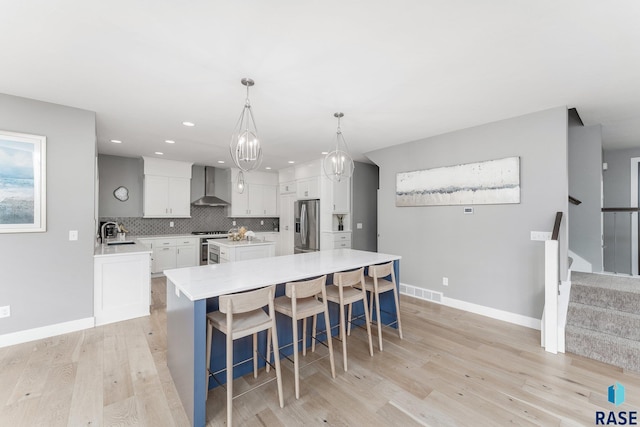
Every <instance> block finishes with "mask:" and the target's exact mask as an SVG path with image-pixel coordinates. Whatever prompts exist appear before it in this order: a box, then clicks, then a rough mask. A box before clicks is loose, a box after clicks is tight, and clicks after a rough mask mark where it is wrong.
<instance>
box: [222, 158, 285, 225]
mask: <svg viewBox="0 0 640 427" xmlns="http://www.w3.org/2000/svg"><path fill="white" fill-rule="evenodd" d="M231 174H232V178H231V208H230V209H229V216H230V217H234V218H235V217H275V216H277V215H278V184H277V179H278V177H277V175H275V174H269V173H263V172H251V173H246V174H244V176H245V188H244V191H243V192H242V193H239V192H238V189H237V182H238V179H237V178H238V170H237V169H232V170H231Z"/></svg>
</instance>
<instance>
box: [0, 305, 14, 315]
mask: <svg viewBox="0 0 640 427" xmlns="http://www.w3.org/2000/svg"><path fill="white" fill-rule="evenodd" d="M9 316H11V306H10V305H5V306H4V307H0V318H2V317H9Z"/></svg>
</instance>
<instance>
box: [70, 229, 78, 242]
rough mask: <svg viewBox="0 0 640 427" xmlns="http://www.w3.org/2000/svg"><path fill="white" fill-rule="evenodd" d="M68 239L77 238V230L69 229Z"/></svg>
mask: <svg viewBox="0 0 640 427" xmlns="http://www.w3.org/2000/svg"><path fill="white" fill-rule="evenodd" d="M69 240H78V230H69Z"/></svg>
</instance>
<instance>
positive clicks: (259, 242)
mask: <svg viewBox="0 0 640 427" xmlns="http://www.w3.org/2000/svg"><path fill="white" fill-rule="evenodd" d="M256 234H257V233H256ZM207 243H209V244H214V245H218V246H222V247H227V248H237V247H241V246H263V245H275V244H276V242H274V241H272V240H264V239H256V238H253V239H252V240H246V239H245V240H237V241H233V240H229V239H211V240H207Z"/></svg>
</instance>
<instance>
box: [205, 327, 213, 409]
mask: <svg viewBox="0 0 640 427" xmlns="http://www.w3.org/2000/svg"><path fill="white" fill-rule="evenodd" d="M212 336H213V325H212V324H211V322H209V320H207V376H206V377H205V378H206V379H205V382H204V384H205V389H206V393H205V399H207V398H208V397H209V371H211V339H212Z"/></svg>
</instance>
